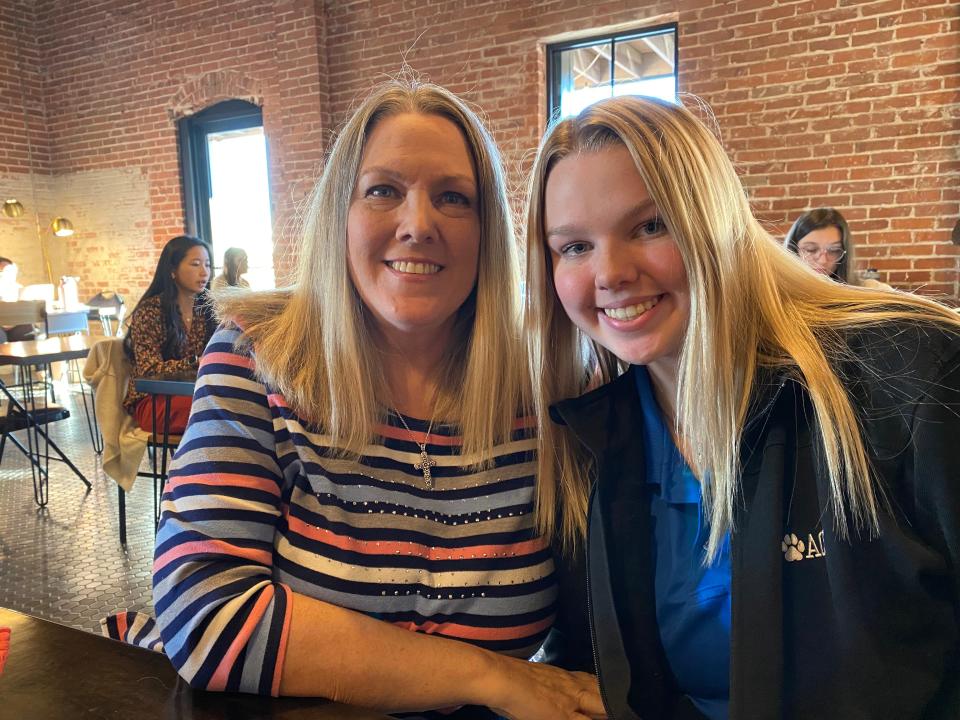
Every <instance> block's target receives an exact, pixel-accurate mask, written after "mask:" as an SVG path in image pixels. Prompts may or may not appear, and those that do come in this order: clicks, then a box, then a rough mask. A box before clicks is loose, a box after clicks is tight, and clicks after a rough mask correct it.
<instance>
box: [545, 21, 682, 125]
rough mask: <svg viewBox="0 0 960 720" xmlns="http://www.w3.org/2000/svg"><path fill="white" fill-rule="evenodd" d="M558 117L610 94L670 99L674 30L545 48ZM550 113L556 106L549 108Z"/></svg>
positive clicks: (672, 95) (673, 77)
mask: <svg viewBox="0 0 960 720" xmlns="http://www.w3.org/2000/svg"><path fill="white" fill-rule="evenodd" d="M551 52H552V53H553V54H554V58H555V62H554V64H553V65H552V66H551V67H553V68H556V69H557V71H558V73H559V77H557V78H554V80H553V82H554V86H553V87H554V88H555V89H556V92H557V95H556V96H555V97H554V99H553V102H554V103H556V105H558V106H559V110H560V115H561V117H567V116H569V115H575V114H577V113H579V112H580V111H581V110H583V109H584V108H585V107H587V106H588V105H590V104H591V103H594V102H597V101H598V100H602V99H604V98H608V97H613V96H615V95H648V96H653V97H657V98H662V99H664V100H669V101H671V102H675V101H676V67H675V58H676V30H675V29H673V28H670V29H667V30H664V31H662V32H659V31H658V32H656V33H655V34H647V35H644V36H639V37H638V36H637V35H636V34H635V33H634V34H632V35H631V34H624V35H621V36H618V37H610V38H604V39H601V40H597V41H592V42H587V43H583V44H579V45H574V46H567V47H563V46H560V47H556V48H554V49H552V50H551ZM554 109H556V106H555V107H554Z"/></svg>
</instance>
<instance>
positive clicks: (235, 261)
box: [223, 248, 247, 286]
mask: <svg viewBox="0 0 960 720" xmlns="http://www.w3.org/2000/svg"><path fill="white" fill-rule="evenodd" d="M246 257H247V251H246V250H244V249H243V248H227V251H226V252H225V253H223V276H224V277H225V278H226V279H227V285H233V286H235V285H236V284H237V283H238V282H240V260H241V259H243V258H246Z"/></svg>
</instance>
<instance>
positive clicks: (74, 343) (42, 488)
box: [0, 335, 91, 507]
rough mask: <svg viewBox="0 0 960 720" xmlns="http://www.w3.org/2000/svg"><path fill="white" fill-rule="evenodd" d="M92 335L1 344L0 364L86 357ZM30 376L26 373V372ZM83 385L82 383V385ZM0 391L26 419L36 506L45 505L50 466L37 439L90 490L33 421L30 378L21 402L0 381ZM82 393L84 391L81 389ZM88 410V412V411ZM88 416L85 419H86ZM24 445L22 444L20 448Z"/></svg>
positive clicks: (28, 364) (25, 365) (33, 363)
mask: <svg viewBox="0 0 960 720" xmlns="http://www.w3.org/2000/svg"><path fill="white" fill-rule="evenodd" d="M90 346H91V338H90V337H88V336H87V335H71V336H69V337H56V338H47V339H46V340H30V341H24V342H12V343H0V365H13V366H15V367H20V368H28V369H30V368H35V367H43V366H49V365H50V363H54V362H60V361H63V360H78V359H80V358H85V357H86V356H87V355H88V354H89V353H90ZM28 375H29V374H28ZM81 387H82V386H81ZM0 390H2V391H3V393H4V394H6V396H7V398H8V399H9V400H10V402H11V403H13V404H14V405H15V406H16V407H17V409H18V410H20V411H21V412H22V413H24V415H25V416H26V418H27V419H28V421H30V422H28V426H27V428H26V430H27V445H28V452H27V457H28V459H29V460H30V471H31V473H33V495H34V500H35V501H36V503H37V505H39V506H40V507H44V506H45V505H46V504H47V500H48V497H47V490H48V482H49V467H48V466H47V464H46V463H41V462H40V460H41V458H44V459H49V453H47V454H45V455H41V453H40V438H41V437H42V438H43V440H44V442H45V444H46V445H48V446H49V447H50V448H52V449H53V451H54V452H56V454H57V456H58V457H59V459H60V460H62V461H63V462H64V463H66V464H67V466H69V468H70V469H71V470H72V471H73V472H74V474H75V475H76V476H77V477H78V478H80V479H81V480H82V481H83V483H84V485H86V486H87V489H88V490H89V489H90V481H89V480H87V478H86V477H84V475H83V473H82V472H80V470H79V469H78V468H77V466H76V465H74V464H73V462H72V461H71V460H70V458H68V457H67V456H66V455H64V453H63V451H62V450H60V448H59V447H58V446H57V445H56V443H54V442H53V441H52V440H50V438H49V437H48V436H47V433H46V431H44V430H43V429H41V425H40V424H38V423H35V422H32V421H33V419H34V417H35V414H36V412H37V402H36V400H37V399H36V393H35V392H34V387H33V378H32V376H29V377H28V378H27V381H26V382H25V383H24V385H23V390H24V402H25V403H26V406H24V404H23V403H21V402H20V400H18V399H17V398H16V397H15V396H14V395H13V393H11V392H10V389H9V388H8V387H7V386H6V385H4V384H3V383H2V382H0ZM84 392H85V391H84ZM46 398H47V395H46V390H44V392H43V401H44V406H46ZM84 408H85V409H86V398H84ZM88 413H89V411H88ZM89 421H90V420H89V417H88V422H89ZM22 449H23V448H22V447H21V450H22Z"/></svg>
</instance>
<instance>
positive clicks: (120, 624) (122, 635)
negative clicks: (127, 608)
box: [115, 612, 129, 642]
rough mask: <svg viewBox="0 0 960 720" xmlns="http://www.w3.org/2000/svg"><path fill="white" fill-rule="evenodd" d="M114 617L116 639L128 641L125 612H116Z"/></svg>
mask: <svg viewBox="0 0 960 720" xmlns="http://www.w3.org/2000/svg"><path fill="white" fill-rule="evenodd" d="M115 617H116V618H117V640H122V641H123V642H129V641H128V640H127V613H126V612H118V613H117V614H116V615H115Z"/></svg>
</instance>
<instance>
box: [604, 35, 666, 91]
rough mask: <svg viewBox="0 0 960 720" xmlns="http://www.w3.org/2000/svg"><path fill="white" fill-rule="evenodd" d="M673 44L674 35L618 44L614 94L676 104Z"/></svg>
mask: <svg viewBox="0 0 960 720" xmlns="http://www.w3.org/2000/svg"><path fill="white" fill-rule="evenodd" d="M674 43H675V38H674V34H673V33H672V32H669V33H664V34H661V35H648V36H646V37H639V38H632V39H630V40H618V41H616V44H615V45H614V59H615V62H614V65H613V75H614V89H613V94H614V95H650V96H653V97H657V98H660V99H662V100H669V101H671V102H672V101H675V100H676V99H677V94H676V78H675V75H676V68H675V67H674V57H675V54H674V53H675V48H674Z"/></svg>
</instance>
